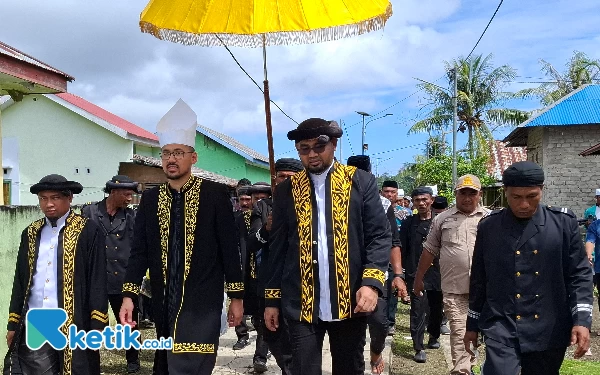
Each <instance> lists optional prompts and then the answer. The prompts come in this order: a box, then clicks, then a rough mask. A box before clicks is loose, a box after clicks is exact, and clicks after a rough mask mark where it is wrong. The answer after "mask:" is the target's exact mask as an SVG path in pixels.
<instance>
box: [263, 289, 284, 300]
mask: <svg viewBox="0 0 600 375" xmlns="http://www.w3.org/2000/svg"><path fill="white" fill-rule="evenodd" d="M265 298H267V299H278V298H281V289H265Z"/></svg>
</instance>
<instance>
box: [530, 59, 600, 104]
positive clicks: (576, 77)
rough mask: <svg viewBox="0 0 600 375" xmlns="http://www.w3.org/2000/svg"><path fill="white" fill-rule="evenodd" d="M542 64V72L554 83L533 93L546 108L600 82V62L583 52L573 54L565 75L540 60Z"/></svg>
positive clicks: (549, 83) (543, 86) (546, 84)
mask: <svg viewBox="0 0 600 375" xmlns="http://www.w3.org/2000/svg"><path fill="white" fill-rule="evenodd" d="M540 64H542V72H543V73H544V74H545V75H546V77H548V78H550V79H551V80H552V82H546V83H542V84H541V85H540V87H538V88H535V89H532V90H531V92H532V93H534V94H536V95H538V96H539V97H540V98H541V102H542V104H543V105H545V106H547V105H550V104H552V103H554V102H555V101H557V100H559V99H560V98H562V97H563V96H565V95H567V94H569V93H571V92H573V91H575V90H577V89H578V88H579V87H581V86H583V85H585V84H588V83H595V82H598V81H600V60H598V59H590V58H589V57H588V56H587V55H586V54H585V53H583V52H579V51H575V52H573V56H571V59H569V61H568V62H567V64H566V70H565V72H564V73H560V72H559V71H558V70H557V69H556V68H555V67H554V66H553V65H552V64H550V63H549V62H548V61H546V60H543V59H540Z"/></svg>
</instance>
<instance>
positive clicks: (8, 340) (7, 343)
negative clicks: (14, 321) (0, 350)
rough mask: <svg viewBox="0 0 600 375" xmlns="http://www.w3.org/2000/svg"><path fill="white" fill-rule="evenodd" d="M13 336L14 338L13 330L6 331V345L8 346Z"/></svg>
mask: <svg viewBox="0 0 600 375" xmlns="http://www.w3.org/2000/svg"><path fill="white" fill-rule="evenodd" d="M14 338H15V331H8V332H6V346H8V347H9V348H10V344H12V342H13V339H14Z"/></svg>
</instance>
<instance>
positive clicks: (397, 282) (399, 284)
mask: <svg viewBox="0 0 600 375" xmlns="http://www.w3.org/2000/svg"><path fill="white" fill-rule="evenodd" d="M392 289H395V290H397V291H398V294H397V295H396V297H400V298H405V297H408V291H407V290H406V283H405V282H404V280H402V278H400V277H394V280H392Z"/></svg>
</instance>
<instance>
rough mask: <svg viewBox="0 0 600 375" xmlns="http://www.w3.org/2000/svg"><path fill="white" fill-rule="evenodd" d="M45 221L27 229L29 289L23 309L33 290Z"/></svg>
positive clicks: (33, 224) (26, 292)
mask: <svg viewBox="0 0 600 375" xmlns="http://www.w3.org/2000/svg"><path fill="white" fill-rule="evenodd" d="M44 223H45V219H40V220H36V221H34V222H33V223H31V225H30V226H29V227H28V228H27V241H28V242H29V243H28V244H29V251H28V252H27V260H28V263H29V280H28V281H27V289H26V290H25V299H24V300H23V309H24V308H25V303H26V302H27V298H28V296H29V291H30V290H31V282H32V280H33V267H34V261H35V253H36V248H35V245H36V242H37V236H38V234H39V233H40V229H42V227H43V226H44Z"/></svg>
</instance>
